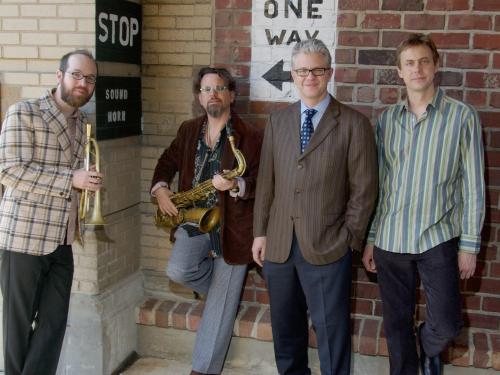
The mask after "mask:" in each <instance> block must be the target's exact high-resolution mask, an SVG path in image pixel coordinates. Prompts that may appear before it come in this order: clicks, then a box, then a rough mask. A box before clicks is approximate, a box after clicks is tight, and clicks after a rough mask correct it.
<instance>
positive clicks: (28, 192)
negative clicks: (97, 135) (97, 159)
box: [0, 50, 102, 375]
mask: <svg viewBox="0 0 500 375" xmlns="http://www.w3.org/2000/svg"><path fill="white" fill-rule="evenodd" d="M96 75H97V65H96V63H95V60H94V58H93V57H92V55H91V54H90V52H88V51H86V50H78V51H74V52H70V53H68V54H66V55H64V56H63V57H62V58H61V61H60V64H59V70H58V71H57V73H56V78H57V81H58V85H57V88H55V89H53V90H50V91H48V92H47V93H46V94H45V95H44V96H42V97H41V98H39V99H37V100H28V101H21V102H19V103H17V104H14V105H13V106H11V107H10V108H9V110H8V111H7V114H6V116H5V121H4V123H3V125H2V133H1V135H0V182H1V183H2V185H4V186H5V193H4V196H3V198H2V203H1V204H0V251H2V253H3V254H2V262H1V268H0V283H1V287H2V294H3V335H4V352H5V355H4V360H5V375H21V374H22V375H41V374H43V375H52V374H55V373H56V369H57V363H58V361H59V354H60V351H61V346H62V343H63V338H64V333H65V331H66V320H67V315H68V307H69V300H70V293H71V284H72V281H73V253H72V248H71V244H72V242H73V239H74V237H75V229H76V228H78V217H77V216H78V215H77V212H78V191H80V190H81V189H87V190H90V191H96V190H98V189H100V187H101V178H102V174H101V173H98V172H95V171H86V170H84V169H82V167H83V157H84V142H85V139H84V130H83V127H84V125H85V123H87V118H86V116H85V114H84V113H82V112H80V110H79V108H80V107H81V106H83V105H84V104H85V103H87V102H88V101H89V100H90V98H91V97H92V95H93V93H94V88H95V82H96Z"/></svg>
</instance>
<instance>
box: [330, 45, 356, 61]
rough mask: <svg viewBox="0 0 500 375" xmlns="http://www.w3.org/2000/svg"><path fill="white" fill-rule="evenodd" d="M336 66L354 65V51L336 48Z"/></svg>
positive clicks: (352, 49)
mask: <svg viewBox="0 0 500 375" xmlns="http://www.w3.org/2000/svg"><path fill="white" fill-rule="evenodd" d="M334 58H335V63H336V64H354V63H355V62H356V50H355V49H354V48H338V49H336V50H335V56H334Z"/></svg>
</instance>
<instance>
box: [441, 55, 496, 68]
mask: <svg viewBox="0 0 500 375" xmlns="http://www.w3.org/2000/svg"><path fill="white" fill-rule="evenodd" d="M488 60H489V54H487V53H463V52H460V53H457V52H449V53H447V54H446V67H449V68H467V69H482V68H487V67H488Z"/></svg>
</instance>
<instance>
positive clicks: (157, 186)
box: [151, 181, 168, 197]
mask: <svg viewBox="0 0 500 375" xmlns="http://www.w3.org/2000/svg"><path fill="white" fill-rule="evenodd" d="M162 187H167V188H168V184H167V183H166V182H165V181H160V182H157V183H156V184H155V186H153V187H152V188H151V195H152V196H153V197H155V191H156V190H158V189H159V188H162Z"/></svg>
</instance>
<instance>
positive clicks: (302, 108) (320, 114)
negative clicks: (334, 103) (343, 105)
mask: <svg viewBox="0 0 500 375" xmlns="http://www.w3.org/2000/svg"><path fill="white" fill-rule="evenodd" d="M329 104H330V94H326V96H325V98H324V99H323V100H322V101H320V102H319V103H318V104H316V105H315V106H314V107H312V108H309V107H308V106H307V105H306V104H305V103H304V102H303V101H302V100H301V101H300V126H302V124H303V123H304V121H306V114H305V111H306V109H315V110H316V111H318V112H317V113H316V114H315V115H314V116H313V118H312V123H313V127H314V130H316V128H317V127H318V124H319V122H320V120H321V118H322V117H323V115H324V114H325V111H326V109H327V108H328V105H329Z"/></svg>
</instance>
